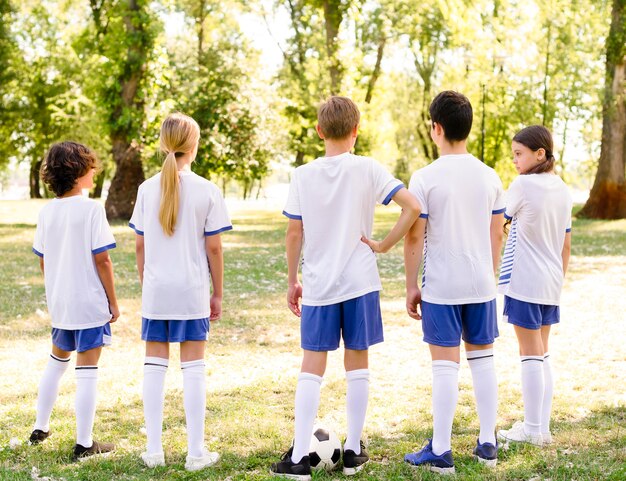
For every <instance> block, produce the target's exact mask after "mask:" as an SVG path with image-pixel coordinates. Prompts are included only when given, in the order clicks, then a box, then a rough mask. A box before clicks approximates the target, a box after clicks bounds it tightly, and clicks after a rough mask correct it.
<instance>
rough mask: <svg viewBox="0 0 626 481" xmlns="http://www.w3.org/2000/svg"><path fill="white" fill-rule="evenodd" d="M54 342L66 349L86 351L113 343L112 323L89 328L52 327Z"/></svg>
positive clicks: (60, 347)
mask: <svg viewBox="0 0 626 481" xmlns="http://www.w3.org/2000/svg"><path fill="white" fill-rule="evenodd" d="M52 344H54V345H55V346H56V347H58V348H59V349H63V350H64V351H77V352H85V351H89V350H90V349H95V348H97V347H102V346H110V345H111V324H110V323H108V322H107V323H106V324H105V325H103V326H99V327H90V328H89V329H76V330H70V329H57V328H56V327H53V328H52Z"/></svg>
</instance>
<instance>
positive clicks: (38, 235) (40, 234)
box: [33, 212, 44, 257]
mask: <svg viewBox="0 0 626 481" xmlns="http://www.w3.org/2000/svg"><path fill="white" fill-rule="evenodd" d="M43 244H44V230H43V219H42V215H41V212H40V213H39V219H38V220H37V229H36V230H35V240H34V241H33V252H34V253H35V254H37V255H38V256H39V257H43V252H44V247H43Z"/></svg>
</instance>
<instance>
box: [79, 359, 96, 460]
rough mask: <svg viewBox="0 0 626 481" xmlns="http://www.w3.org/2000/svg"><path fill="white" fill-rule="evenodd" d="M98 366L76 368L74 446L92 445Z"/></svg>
mask: <svg viewBox="0 0 626 481" xmlns="http://www.w3.org/2000/svg"><path fill="white" fill-rule="evenodd" d="M97 387H98V366H76V401H75V405H76V444H80V445H81V446H83V447H85V448H90V447H91V445H92V444H93V438H92V437H91V435H92V432H93V420H94V418H95V416H96V394H97Z"/></svg>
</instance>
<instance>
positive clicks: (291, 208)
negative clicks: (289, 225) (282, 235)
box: [283, 169, 302, 220]
mask: <svg viewBox="0 0 626 481" xmlns="http://www.w3.org/2000/svg"><path fill="white" fill-rule="evenodd" d="M297 173H298V169H296V170H294V171H293V174H292V175H291V183H290V184H289V194H288V195H287V203H286V204H285V208H284V209H283V215H284V216H286V217H289V218H290V219H295V220H302V211H301V210H300V195H299V193H298V181H297V180H296V177H297Z"/></svg>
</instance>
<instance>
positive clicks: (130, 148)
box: [105, 137, 144, 219]
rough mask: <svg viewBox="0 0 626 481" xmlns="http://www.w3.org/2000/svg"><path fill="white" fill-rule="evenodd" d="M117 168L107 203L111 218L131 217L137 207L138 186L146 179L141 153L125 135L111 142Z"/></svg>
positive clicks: (108, 214)
mask: <svg viewBox="0 0 626 481" xmlns="http://www.w3.org/2000/svg"><path fill="white" fill-rule="evenodd" d="M111 144H112V146H113V148H112V149H111V150H112V153H113V158H114V159H115V164H116V165H117V168H116V169H115V175H114V176H113V180H112V181H111V188H110V189H109V195H108V196H107V200H106V203H105V207H106V211H107V216H108V217H109V218H110V219H130V216H131V215H132V214H133V209H134V207H135V199H136V197H137V188H138V187H139V184H141V183H142V182H143V181H144V175H143V168H142V167H141V154H140V151H139V148H138V146H137V145H136V143H134V142H128V140H127V139H126V138H124V137H121V138H114V139H112V142H111Z"/></svg>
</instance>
